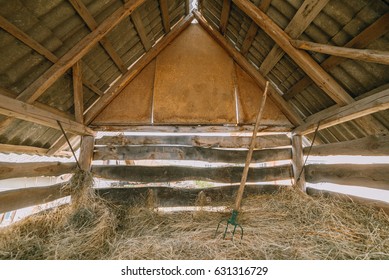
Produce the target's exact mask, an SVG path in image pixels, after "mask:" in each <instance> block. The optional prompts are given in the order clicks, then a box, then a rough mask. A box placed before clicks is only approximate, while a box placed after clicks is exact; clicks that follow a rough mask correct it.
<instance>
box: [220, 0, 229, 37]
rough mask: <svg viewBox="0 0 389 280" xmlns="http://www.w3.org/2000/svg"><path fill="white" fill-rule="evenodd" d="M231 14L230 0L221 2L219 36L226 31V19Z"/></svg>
mask: <svg viewBox="0 0 389 280" xmlns="http://www.w3.org/2000/svg"><path fill="white" fill-rule="evenodd" d="M230 12H231V0H223V8H222V14H221V16H220V25H219V31H220V33H221V34H223V35H224V34H225V33H226V30H227V24H228V18H229V17H230Z"/></svg>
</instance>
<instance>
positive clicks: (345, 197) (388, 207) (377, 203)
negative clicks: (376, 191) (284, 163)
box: [307, 187, 389, 214]
mask: <svg viewBox="0 0 389 280" xmlns="http://www.w3.org/2000/svg"><path fill="white" fill-rule="evenodd" d="M307 194H309V195H311V196H324V197H329V198H335V199H339V200H341V201H350V202H351V201H352V202H355V203H360V204H363V205H367V206H371V207H374V208H376V209H382V210H383V211H385V213H387V214H389V203H387V202H384V201H381V200H375V199H369V198H364V197H359V196H354V195H349V194H342V193H337V192H331V191H327V190H318V189H314V188H310V187H308V188H307Z"/></svg>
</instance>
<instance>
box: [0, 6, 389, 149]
mask: <svg viewBox="0 0 389 280" xmlns="http://www.w3.org/2000/svg"><path fill="white" fill-rule="evenodd" d="M77 2H78V3H82V4H83V5H84V6H85V7H86V12H87V13H88V14H89V15H90V17H91V18H92V19H93V20H92V26H91V22H90V20H89V23H87V22H88V20H85V11H84V16H83V17H82V16H81V14H80V11H77V7H76V6H77V5H75V3H77ZM124 2H128V1H122V0H40V1H29V0H0V16H1V18H0V23H1V26H2V28H0V89H1V94H2V95H6V96H8V97H11V98H16V97H17V96H19V95H20V94H21V93H23V92H24V91H25V90H26V89H28V88H29V87H30V86H31V85H32V84H33V83H34V82H35V81H36V80H37V79H38V78H39V77H41V76H42V75H43V74H44V73H45V72H46V71H48V69H50V68H51V67H52V66H53V65H54V63H55V62H56V61H57V60H58V59H60V58H61V57H63V56H64V55H66V54H67V53H68V52H69V50H71V49H72V48H74V47H75V46H77V44H78V43H80V41H82V39H83V38H85V37H86V36H87V35H88V34H90V33H91V32H92V30H93V29H94V28H96V26H99V25H100V24H101V23H103V22H104V21H105V20H106V19H107V18H109V16H110V15H112V14H113V13H114V12H115V11H116V10H117V9H118V8H120V7H122V6H123V3H124ZM186 2H187V1H185V0H168V1H167V3H168V4H167V5H168V14H169V20H170V26H172V28H174V24H176V23H177V22H179V21H180V19H182V18H183V17H184V16H185V13H186V8H187V7H186ZM200 2H201V3H202V5H201V7H200V12H201V13H202V14H203V15H204V17H205V18H206V20H207V21H208V23H209V24H210V25H212V26H213V27H215V29H216V30H218V29H219V27H220V21H221V15H222V10H223V2H224V1H223V0H203V1H200ZM251 2H253V3H254V4H255V5H256V6H260V5H261V4H263V3H265V2H267V3H269V5H268V7H267V9H266V14H267V15H268V16H269V17H270V18H271V19H272V20H273V21H274V22H275V23H276V24H277V25H278V26H279V27H281V28H282V29H284V30H285V29H287V26H288V25H289V24H290V22H291V21H292V19H293V17H294V16H295V15H296V12H297V11H298V9H299V8H300V7H301V6H302V5H303V3H304V1H303V0H288V1H286V0H272V1H268V0H251ZM159 3H160V1H157V0H147V1H145V3H144V4H142V5H141V6H140V7H139V8H137V9H136V12H137V13H138V16H139V18H140V21H141V22H142V24H143V27H144V31H145V32H144V33H145V34H146V36H147V40H149V42H150V45H151V46H153V45H154V44H155V43H156V42H157V41H158V40H159V39H161V38H162V37H163V36H164V35H166V34H167V33H166V30H165V29H166V28H165V27H164V22H163V16H162V9H161V7H160V5H159ZM231 5H232V6H231V11H230V13H229V17H228V22H227V26H226V32H225V37H226V39H227V40H228V41H229V42H230V43H231V44H232V45H234V46H235V48H236V49H237V50H239V51H240V50H241V49H242V47H243V45H244V42H245V38H246V35H247V33H248V30H249V29H250V25H251V24H252V21H251V19H250V18H249V17H248V16H247V15H246V14H244V13H243V12H242V11H241V10H240V9H239V8H238V7H237V6H236V5H235V4H234V3H232V4H231ZM388 12H389V4H388V1H386V0H375V1H369V0H352V1H346V0H342V1H339V0H329V1H328V3H327V4H326V5H325V6H324V8H323V9H321V11H320V12H319V13H318V14H317V16H315V18H314V19H313V21H312V22H311V23H310V24H309V25H308V27H307V28H305V29H304V31H303V32H302V33H301V35H299V36H297V37H295V39H301V40H305V41H311V42H317V43H323V44H329V45H335V46H345V45H347V44H348V43H349V42H350V41H352V40H355V38H358V36H360V35H361V34H363V32H364V31H365V30H366V29H368V28H370V27H371V26H372V25H374V23H376V22H377V21H378V20H380V19H381V18H382V17H384V16H385V15H387V14H388ZM93 21H94V22H95V23H93ZM386 21H387V19H386ZM4 22H6V23H7V24H8V23H9V24H11V25H12V26H13V27H14V28H16V29H17V30H19V31H20V32H22V33H25V34H26V35H27V36H28V37H30V39H32V40H33V41H35V42H36V43H38V44H40V45H41V46H43V48H44V49H46V50H47V52H46V55H42V54H40V53H38V52H37V51H36V50H34V49H33V48H32V47H31V46H29V45H28V44H26V43H25V42H23V40H20V39H17V38H16V37H15V36H14V35H11V33H12V32H9V31H6V28H4ZM386 24H387V22H386ZM93 25H95V26H94V27H93ZM141 37H142V36H141V35H140V33H139V30H138V29H137V28H136V27H135V23H134V19H133V18H132V16H129V17H126V18H125V19H124V20H123V21H121V22H120V23H119V24H118V25H117V26H116V27H115V28H113V29H112V30H111V31H110V32H109V33H108V35H107V36H105V39H104V41H105V43H104V42H102V41H100V43H98V44H96V45H94V47H93V48H92V49H91V50H90V51H89V52H88V53H87V54H86V55H85V56H84V57H83V58H82V59H81V69H82V82H83V103H84V110H85V111H87V110H88V109H89V108H90V107H91V106H93V104H94V103H95V102H96V101H97V100H98V99H99V96H100V95H102V94H104V93H105V92H106V91H107V90H109V89H110V87H111V86H112V84H113V83H114V82H115V81H116V80H117V79H118V78H119V77H120V76H121V75H123V73H124V72H125V71H126V70H127V69H128V68H129V67H130V66H131V65H133V64H134V63H135V62H136V61H137V60H139V58H141V57H142V55H144V54H145V53H146V52H147V51H146V46H145V44H144V42H142V38H141ZM143 39H144V38H143ZM107 45H108V46H107ZM109 45H110V46H109ZM274 46H275V42H274V41H273V40H272V39H271V38H270V37H269V36H268V35H267V34H266V33H265V32H264V31H263V30H261V29H260V28H259V29H258V31H257V32H256V35H255V37H254V40H253V42H252V43H251V44H250V46H249V48H248V51H247V54H245V56H246V58H247V59H248V61H249V62H251V63H252V64H253V65H254V66H255V67H256V68H258V71H260V70H261V65H263V62H264V61H265V60H266V57H268V55H269V53H270V52H271V50H272V49H273V47H274ZM388 46H389V33H388V31H387V28H386V29H385V32H384V33H382V34H381V35H380V36H378V37H377V38H374V39H372V40H371V42H368V43H367V44H365V45H364V46H363V47H360V48H367V49H372V50H383V51H389V47H388ZM355 48H358V46H357V45H356V46H355ZM308 53H309V54H310V55H311V57H312V58H313V59H314V60H315V61H316V62H318V63H319V64H322V63H324V64H325V63H326V62H325V61H326V60H328V58H329V56H328V55H323V54H319V53H313V52H308ZM335 62H336V63H332V64H331V67H327V68H326V67H324V66H322V67H323V68H324V69H325V70H326V71H327V72H328V73H329V74H330V75H331V76H332V77H333V78H334V79H335V81H336V82H337V83H338V84H339V85H340V86H341V87H343V88H344V89H345V91H346V92H347V93H348V94H349V95H350V96H351V97H352V98H354V99H355V100H358V99H361V98H363V97H366V96H368V95H371V94H372V93H374V92H376V91H377V89H382V88H383V87H386V86H388V82H389V75H388V73H389V66H388V65H383V64H377V63H368V62H362V61H359V60H351V59H337V60H336V61H335ZM72 75H73V74H72V69H71V68H70V69H69V70H68V71H67V72H66V73H65V74H64V75H61V76H60V77H59V78H58V80H56V82H55V83H54V84H53V85H51V86H50V87H49V88H48V89H47V90H45V92H44V93H43V94H42V95H40V96H39V98H38V99H37V100H35V102H34V103H33V104H34V105H35V106H37V107H40V108H42V107H43V108H45V109H46V110H50V111H52V112H54V113H55V114H58V115H62V116H65V117H67V118H70V119H74V115H75V108H74V97H73V95H74V94H73V77H72ZM265 76H266V77H267V78H268V79H270V80H271V81H272V82H273V83H274V84H275V85H276V86H277V87H278V89H279V92H280V94H281V95H283V96H284V98H285V100H287V101H288V102H289V104H291V105H292V106H293V107H294V109H295V110H296V112H297V114H299V115H300V116H301V118H302V119H304V120H306V119H307V118H309V116H311V115H313V114H315V113H318V112H320V111H322V110H325V109H326V108H330V107H331V106H333V105H335V102H334V100H332V99H331V98H330V97H329V96H328V95H327V94H326V93H325V92H324V91H323V90H322V89H320V88H319V87H318V86H317V85H315V84H314V83H312V82H310V80H309V79H308V83H305V85H306V86H304V87H299V86H298V85H299V84H301V82H302V81H303V80H305V82H307V78H306V73H304V71H303V70H302V69H301V68H300V67H299V66H298V65H297V64H296V63H295V62H294V61H293V59H292V58H291V57H290V56H288V55H287V54H284V55H283V56H282V58H281V59H280V60H279V61H278V62H277V63H276V64H275V65H274V67H272V68H271V70H270V71H269V73H267V74H266V75H265ZM373 117H374V119H375V122H376V123H378V124H379V125H380V126H381V127H383V128H386V130H388V129H389V110H385V111H380V112H378V113H374V114H373ZM369 134H371V130H370V132H369V125H366V126H362V125H361V123H360V122H358V120H354V121H349V122H346V123H343V124H338V125H336V126H333V127H331V128H328V129H323V130H320V132H319V134H318V135H319V138H320V140H321V142H323V143H332V142H339V141H347V140H353V139H358V138H362V137H365V136H367V135H369ZM60 137H61V132H60V130H59V129H55V128H49V127H46V126H43V125H39V124H35V123H32V122H29V121H26V120H19V119H12V118H9V117H6V116H3V115H0V144H11V145H23V146H32V147H37V148H44V149H50V148H52V147H53V146H54V145H55V144H56V142H57V141H58V139H60ZM308 137H312V135H308Z"/></svg>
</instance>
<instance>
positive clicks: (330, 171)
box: [305, 164, 389, 190]
mask: <svg viewBox="0 0 389 280" xmlns="http://www.w3.org/2000/svg"><path fill="white" fill-rule="evenodd" d="M388 171H389V164H313V165H307V166H306V167H305V178H306V181H307V182H309V183H322V182H327V183H333V184H339V185H348V186H361V187H367V188H374V189H382V190H389V172H388Z"/></svg>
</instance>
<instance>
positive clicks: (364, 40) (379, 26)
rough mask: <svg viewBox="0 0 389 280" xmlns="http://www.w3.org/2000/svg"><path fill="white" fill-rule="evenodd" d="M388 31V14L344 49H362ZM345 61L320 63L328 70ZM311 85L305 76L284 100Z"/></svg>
mask: <svg viewBox="0 0 389 280" xmlns="http://www.w3.org/2000/svg"><path fill="white" fill-rule="evenodd" d="M388 31H389V13H386V14H385V15H383V16H382V17H380V18H379V19H378V20H376V21H375V22H374V23H373V24H371V25H370V26H369V27H367V28H366V29H365V30H363V31H362V32H361V33H360V34H359V35H357V36H356V37H354V38H353V39H352V40H351V41H349V42H348V43H347V44H345V45H344V47H346V48H364V47H366V46H367V45H369V44H370V43H371V42H373V41H374V40H376V39H378V38H379V37H381V36H382V35H384V34H385V33H386V32H388ZM344 60H345V58H343V57H336V56H331V57H329V58H327V59H326V60H324V61H323V62H322V63H321V65H320V66H321V67H323V69H324V70H327V71H328V70H330V69H332V68H334V67H335V66H337V65H339V64H340V63H342V62H343V61H344ZM311 84H312V80H311V79H310V78H309V77H308V76H305V77H304V78H302V79H301V80H300V81H298V82H297V83H296V84H294V85H293V86H292V87H291V88H290V89H289V90H288V91H287V92H286V93H285V95H284V98H285V99H286V100H289V99H292V98H293V97H294V96H296V95H297V94H298V93H300V92H301V91H303V90H304V89H305V88H307V87H308V86H310V85H311Z"/></svg>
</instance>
